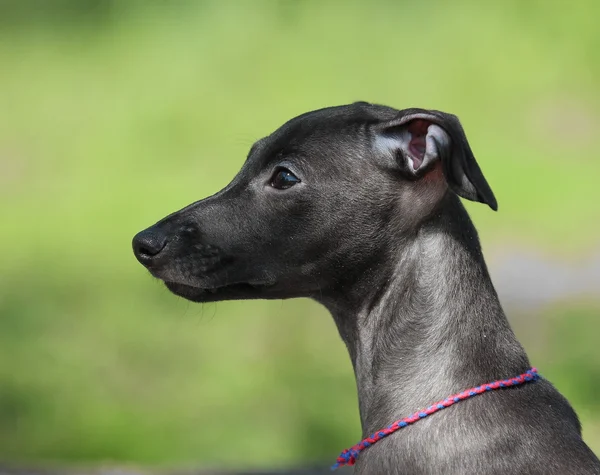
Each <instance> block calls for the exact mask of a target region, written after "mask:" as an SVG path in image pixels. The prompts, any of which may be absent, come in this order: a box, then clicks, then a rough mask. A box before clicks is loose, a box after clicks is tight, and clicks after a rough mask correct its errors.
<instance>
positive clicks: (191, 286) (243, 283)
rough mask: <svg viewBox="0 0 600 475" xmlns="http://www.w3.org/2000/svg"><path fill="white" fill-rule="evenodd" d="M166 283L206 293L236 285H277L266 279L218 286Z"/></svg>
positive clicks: (251, 286)
mask: <svg viewBox="0 0 600 475" xmlns="http://www.w3.org/2000/svg"><path fill="white" fill-rule="evenodd" d="M164 283H165V285H166V286H167V287H168V288H169V289H187V290H193V291H195V292H206V293H210V294H216V293H217V292H219V291H220V290H224V289H230V288H236V287H241V286H244V287H250V288H253V289H263V288H267V287H272V286H273V285H275V283H274V282H266V281H265V282H263V281H251V282H232V283H230V284H226V285H220V286H218V287H199V286H196V285H190V284H184V283H181V282H173V281H168V280H165V281H164Z"/></svg>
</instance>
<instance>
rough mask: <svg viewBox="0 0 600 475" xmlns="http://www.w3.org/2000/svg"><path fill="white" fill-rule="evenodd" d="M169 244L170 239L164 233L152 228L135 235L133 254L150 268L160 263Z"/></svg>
mask: <svg viewBox="0 0 600 475" xmlns="http://www.w3.org/2000/svg"><path fill="white" fill-rule="evenodd" d="M167 242H168V237H167V234H166V233H165V232H164V231H162V230H161V229H159V228H157V227H151V228H148V229H145V230H144V231H141V232H139V233H138V234H136V235H135V237H134V238H133V243H132V245H133V253H134V254H135V257H136V258H137V260H138V261H140V263H141V264H143V265H145V266H146V267H148V266H151V265H153V264H154V263H156V262H157V261H158V259H159V258H160V255H161V252H162V251H163V249H164V248H165V247H166V245H167Z"/></svg>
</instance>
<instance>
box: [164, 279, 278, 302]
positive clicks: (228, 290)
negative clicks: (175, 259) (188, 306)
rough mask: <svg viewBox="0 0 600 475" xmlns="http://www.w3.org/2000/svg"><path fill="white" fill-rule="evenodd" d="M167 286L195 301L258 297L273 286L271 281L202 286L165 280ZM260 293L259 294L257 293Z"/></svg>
mask: <svg viewBox="0 0 600 475" xmlns="http://www.w3.org/2000/svg"><path fill="white" fill-rule="evenodd" d="M165 285H166V286H167V288H168V289H169V290H170V291H171V292H173V293H174V294H175V295H178V296H180V297H183V298H185V299H187V300H191V301H193V302H211V301H218V300H231V299H240V298H244V297H246V298H256V297H257V296H258V295H259V294H260V293H261V291H263V290H265V289H267V288H269V287H272V286H273V285H274V284H271V283H266V282H265V283H246V282H241V283H236V284H228V285H223V286H219V287H213V288H201V287H195V286H192V285H188V284H181V283H178V282H169V281H165ZM257 294H258V295H257Z"/></svg>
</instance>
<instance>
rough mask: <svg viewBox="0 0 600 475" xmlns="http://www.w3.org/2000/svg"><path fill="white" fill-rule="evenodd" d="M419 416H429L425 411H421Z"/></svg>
mask: <svg viewBox="0 0 600 475" xmlns="http://www.w3.org/2000/svg"><path fill="white" fill-rule="evenodd" d="M419 417H427V414H425V413H424V412H419Z"/></svg>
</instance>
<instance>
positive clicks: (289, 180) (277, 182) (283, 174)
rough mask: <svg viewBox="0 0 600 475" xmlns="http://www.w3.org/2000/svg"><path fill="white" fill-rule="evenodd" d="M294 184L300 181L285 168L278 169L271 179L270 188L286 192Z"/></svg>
mask: <svg viewBox="0 0 600 475" xmlns="http://www.w3.org/2000/svg"><path fill="white" fill-rule="evenodd" d="M296 183H300V179H299V178H298V177H297V176H296V175H294V174H293V173H292V172H291V171H289V170H288V169H287V168H278V169H277V170H275V173H274V174H273V178H271V186H272V187H273V188H276V189H278V190H287V189H288V188H291V187H292V186H294V185H295V184H296Z"/></svg>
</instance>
